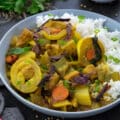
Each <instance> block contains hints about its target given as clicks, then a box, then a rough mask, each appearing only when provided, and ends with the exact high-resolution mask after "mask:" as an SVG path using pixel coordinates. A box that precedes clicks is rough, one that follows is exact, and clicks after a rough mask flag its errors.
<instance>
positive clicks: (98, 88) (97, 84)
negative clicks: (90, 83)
mask: <svg viewBox="0 0 120 120" xmlns="http://www.w3.org/2000/svg"><path fill="white" fill-rule="evenodd" d="M99 90H100V81H99V80H95V92H99Z"/></svg>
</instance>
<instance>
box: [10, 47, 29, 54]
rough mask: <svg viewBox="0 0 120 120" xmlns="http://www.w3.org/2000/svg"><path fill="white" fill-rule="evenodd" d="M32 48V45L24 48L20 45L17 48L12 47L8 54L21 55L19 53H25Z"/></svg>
mask: <svg viewBox="0 0 120 120" xmlns="http://www.w3.org/2000/svg"><path fill="white" fill-rule="evenodd" d="M30 50H31V47H23V48H20V47H16V48H11V49H10V50H9V51H8V54H16V55H19V54H24V53H26V52H28V51H30Z"/></svg>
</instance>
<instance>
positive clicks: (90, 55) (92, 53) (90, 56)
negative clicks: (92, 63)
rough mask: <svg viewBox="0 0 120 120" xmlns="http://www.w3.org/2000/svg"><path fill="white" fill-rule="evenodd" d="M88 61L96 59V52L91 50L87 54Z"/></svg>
mask: <svg viewBox="0 0 120 120" xmlns="http://www.w3.org/2000/svg"><path fill="white" fill-rule="evenodd" d="M86 57H87V60H92V59H93V58H94V57H95V50H94V49H89V50H88V51H87V54H86Z"/></svg>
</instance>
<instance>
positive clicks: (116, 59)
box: [108, 55, 120, 64]
mask: <svg viewBox="0 0 120 120" xmlns="http://www.w3.org/2000/svg"><path fill="white" fill-rule="evenodd" d="M108 58H109V59H111V60H113V61H114V62H115V63H117V64H118V63H120V59H118V58H116V57H113V56H112V55H110V56H109V57H108Z"/></svg>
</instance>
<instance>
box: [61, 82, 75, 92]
mask: <svg viewBox="0 0 120 120" xmlns="http://www.w3.org/2000/svg"><path fill="white" fill-rule="evenodd" d="M63 85H64V86H65V87H66V88H67V89H68V90H69V91H70V92H71V93H73V92H74V90H75V89H74V88H73V87H72V86H70V81H69V80H64V81H63Z"/></svg>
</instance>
